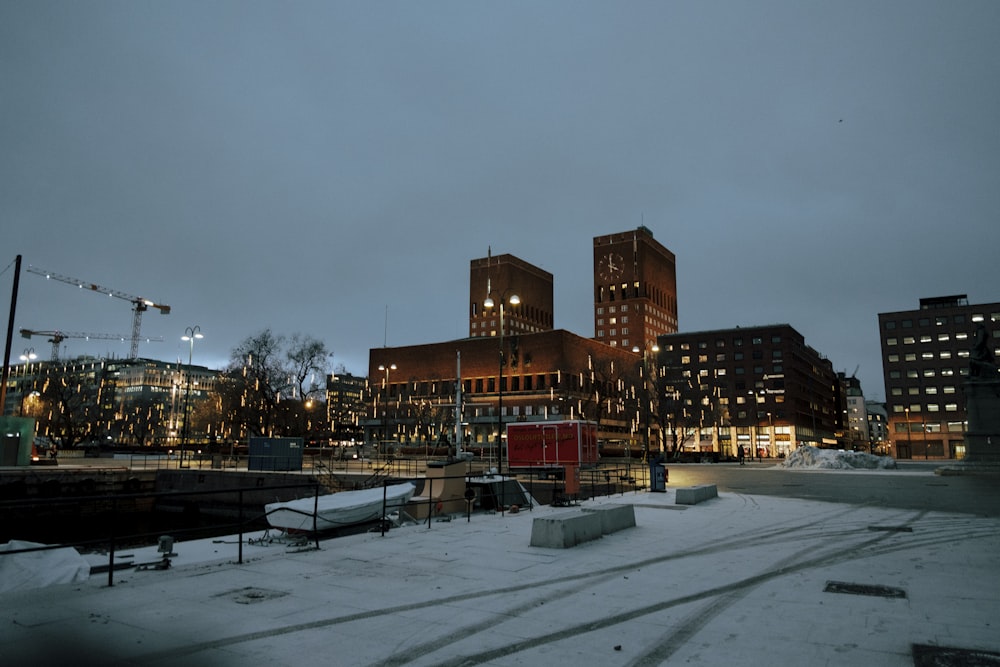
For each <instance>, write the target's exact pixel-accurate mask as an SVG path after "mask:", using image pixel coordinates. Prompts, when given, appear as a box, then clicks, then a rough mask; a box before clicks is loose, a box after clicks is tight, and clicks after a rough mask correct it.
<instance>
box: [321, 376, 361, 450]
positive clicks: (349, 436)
mask: <svg viewBox="0 0 1000 667" xmlns="http://www.w3.org/2000/svg"><path fill="white" fill-rule="evenodd" d="M367 386H368V379H367V378H364V377H359V376H357V375H352V374H350V373H333V374H331V375H330V376H329V377H328V378H327V379H326V410H327V418H328V419H329V420H330V435H331V438H332V439H333V440H334V443H335V444H340V445H353V444H357V443H359V442H362V439H363V437H364V434H363V432H362V429H361V426H360V423H361V420H362V419H363V418H364V416H365V404H364V395H365V389H366V388H367ZM334 443H331V444H334Z"/></svg>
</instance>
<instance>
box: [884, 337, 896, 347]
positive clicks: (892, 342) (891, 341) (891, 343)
mask: <svg viewBox="0 0 1000 667" xmlns="http://www.w3.org/2000/svg"><path fill="white" fill-rule="evenodd" d="M897 342H899V339H898V338H895V337H893V338H886V339H885V344H886V345H888V346H889V347H893V346H894V345H896V343H897Z"/></svg>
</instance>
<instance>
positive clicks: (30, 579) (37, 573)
mask: <svg viewBox="0 0 1000 667" xmlns="http://www.w3.org/2000/svg"><path fill="white" fill-rule="evenodd" d="M42 546H45V545H44V544H38V543H37V542H25V541H22V540H11V541H10V542H7V543H6V544H0V551H16V550H18V549H31V548H34V547H42ZM89 577H90V563H88V562H87V559H85V558H84V557H83V556H81V555H80V554H79V553H78V552H77V550H76V549H73V548H71V547H64V548H60V549H49V550H46V551H29V552H28V553H21V554H13V555H10V556H8V555H0V593H6V592H7V591H20V590H27V589H29V588H42V587H44V586H51V585H53V584H71V583H77V582H80V581H86V580H87V579H88V578H89Z"/></svg>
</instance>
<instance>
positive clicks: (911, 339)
mask: <svg viewBox="0 0 1000 667" xmlns="http://www.w3.org/2000/svg"><path fill="white" fill-rule="evenodd" d="M968 338H969V334H967V333H964V332H963V333H957V334H955V340H967V339H968ZM917 340H918V339H917V337H916V336H903V345H913V344H915V343H916V342H917ZM919 340H920V342H921V343H933V342H934V340H935V336H932V335H931V334H921V335H920V338H919ZM936 340H937V342H939V343H946V342H948V341H949V340H951V334H948V333H940V334H938V335H937V336H936ZM885 344H886V345H889V346H892V345H898V344H899V339H898V338H894V337H890V338H886V339H885Z"/></svg>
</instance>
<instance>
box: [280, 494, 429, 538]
mask: <svg viewBox="0 0 1000 667" xmlns="http://www.w3.org/2000/svg"><path fill="white" fill-rule="evenodd" d="M416 490H417V487H416V486H414V485H413V483H412V482H405V483H403V484H393V485H392V486H387V487H385V488H383V487H377V488H374V489H361V490H360V491H341V492H339V493H330V494H327V495H323V496H319V497H318V498H316V497H309V498H299V499H298V500H289V501H287V502H281V503H269V504H267V505H264V511H265V512H266V514H267V522H268V524H270V525H271V527H272V528H281V529H282V530H285V531H304V532H312V531H313V530H316V531H323V530H332V529H334V528H342V527H344V526H351V525H354V524H358V523H367V522H369V521H375V520H377V519H379V518H381V517H382V506H383V502H384V503H385V513H386V514H389V513H390V512H393V511H396V510H398V509H400V508H402V507H403V506H404V505H406V503H408V502H409V501H410V498H412V497H413V494H414V492H415V491H416ZM314 515H315V521H314V520H313V516H314Z"/></svg>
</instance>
